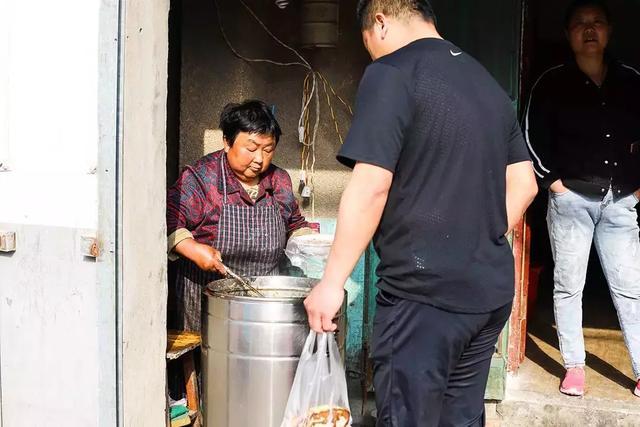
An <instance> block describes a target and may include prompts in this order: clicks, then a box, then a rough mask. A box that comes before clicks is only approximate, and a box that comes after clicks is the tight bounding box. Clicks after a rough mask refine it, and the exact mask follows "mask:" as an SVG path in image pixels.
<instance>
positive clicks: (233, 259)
mask: <svg viewBox="0 0 640 427" xmlns="http://www.w3.org/2000/svg"><path fill="white" fill-rule="evenodd" d="M220 129H222V134H223V137H224V149H223V150H220V151H216V152H214V153H211V154H209V155H207V156H205V157H203V158H202V159H200V160H198V161H197V162H196V163H195V164H194V165H193V166H187V167H186V168H185V169H184V170H183V172H182V174H181V175H180V177H179V179H178V181H177V182H176V183H175V184H174V185H173V186H172V187H171V188H170V189H169V190H168V195H167V227H168V233H169V239H168V244H169V245H168V246H169V247H168V249H169V259H170V260H171V261H174V262H173V263H172V265H170V270H172V275H171V276H173V277H172V280H173V281H174V283H175V288H174V289H173V290H175V293H176V294H175V296H174V300H175V303H176V306H175V315H176V318H175V321H174V322H171V321H170V327H172V328H176V329H181V330H191V331H199V330H200V323H201V304H202V289H203V286H205V285H206V284H207V283H208V282H210V281H211V280H215V279H218V278H220V277H221V276H223V275H224V274H225V273H226V270H225V267H226V266H228V267H229V268H230V269H231V270H233V271H235V272H236V273H238V274H241V275H246V276H260V275H277V274H278V273H279V265H280V263H281V261H282V259H283V257H284V248H285V245H286V242H287V239H288V238H289V237H291V236H292V235H293V234H296V235H299V234H305V233H308V232H309V231H310V230H309V228H308V224H307V222H306V221H305V219H304V217H303V216H302V215H301V214H300V209H299V207H298V203H297V201H296V199H295V197H294V194H293V191H292V187H291V178H290V177H289V175H288V174H287V172H286V171H284V170H283V169H280V168H278V167H277V166H275V165H273V164H272V163H271V161H272V159H273V155H274V153H275V150H276V146H277V144H278V140H279V138H280V135H281V130H280V126H279V125H278V122H277V121H276V119H275V117H274V116H273V114H272V112H271V111H270V109H269V107H268V106H267V105H266V104H265V103H264V102H261V101H245V102H243V103H241V104H229V105H227V106H226V107H224V109H223V111H222V114H221V115H220ZM223 263H224V264H223ZM171 323H175V324H174V325H171Z"/></svg>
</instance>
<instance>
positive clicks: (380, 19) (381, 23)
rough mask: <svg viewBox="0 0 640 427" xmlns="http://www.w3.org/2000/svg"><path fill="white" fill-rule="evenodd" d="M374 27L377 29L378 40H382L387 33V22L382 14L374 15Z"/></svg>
mask: <svg viewBox="0 0 640 427" xmlns="http://www.w3.org/2000/svg"><path fill="white" fill-rule="evenodd" d="M374 26H375V27H377V30H378V31H377V32H378V33H379V34H380V38H381V39H383V40H384V38H385V37H386V36H387V32H388V31H389V26H388V20H387V17H386V16H385V15H384V13H376V17H375V22H374Z"/></svg>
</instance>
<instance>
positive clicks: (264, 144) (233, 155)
mask: <svg viewBox="0 0 640 427" xmlns="http://www.w3.org/2000/svg"><path fill="white" fill-rule="evenodd" d="M275 150H276V140H275V138H274V137H273V136H271V135H262V134H258V133H246V132H240V133H239V134H238V136H237V137H236V140H235V141H234V142H233V145H229V142H228V141H227V140H226V139H225V140H224V151H225V152H226V153H227V159H228V160H229V165H230V166H231V170H233V173H235V175H236V176H237V177H238V179H239V180H240V181H242V182H244V183H246V184H250V185H254V184H256V183H257V182H258V181H259V179H260V174H262V173H264V172H265V171H266V170H267V168H268V167H269V165H271V160H272V159H273V153H274V152H275Z"/></svg>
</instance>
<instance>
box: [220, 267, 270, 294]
mask: <svg viewBox="0 0 640 427" xmlns="http://www.w3.org/2000/svg"><path fill="white" fill-rule="evenodd" d="M223 267H224V269H225V270H226V272H227V276H231V277H232V278H234V279H236V280H237V281H238V282H240V284H241V285H242V286H244V287H245V289H246V290H249V291H251V292H254V293H256V294H258V296H261V297H264V295H263V294H262V292H260V291H259V290H257V289H256V288H255V287H254V286H253V285H251V283H249V281H248V280H247V279H245V278H244V277H241V276H238V275H237V274H236V273H234V272H233V270H231V269H230V268H229V267H227V266H226V265H223Z"/></svg>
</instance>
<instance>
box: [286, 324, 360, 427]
mask: <svg viewBox="0 0 640 427" xmlns="http://www.w3.org/2000/svg"><path fill="white" fill-rule="evenodd" d="M350 425H351V410H350V409H349V397H348V395H347V380H346V378H345V372H344V367H343V366H342V361H341V360H340V352H339V350H338V345H337V344H336V339H335V337H334V335H333V334H332V333H331V334H328V333H324V334H316V333H315V332H313V331H311V332H310V333H309V336H308V337H307V340H306V341H305V344H304V348H303V349H302V354H301V355H300V362H299V363H298V369H297V371H296V376H295V378H294V380H293V386H292V387H291V393H290V394H289V400H288V402H287V408H286V410H285V413H284V420H283V421H282V424H281V427H346V426H350Z"/></svg>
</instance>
